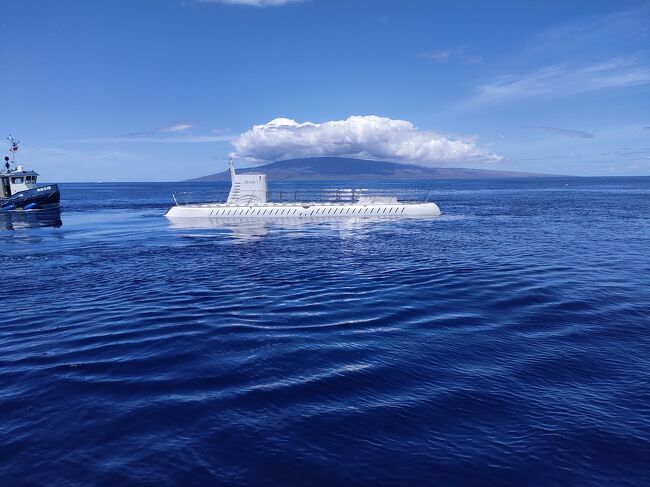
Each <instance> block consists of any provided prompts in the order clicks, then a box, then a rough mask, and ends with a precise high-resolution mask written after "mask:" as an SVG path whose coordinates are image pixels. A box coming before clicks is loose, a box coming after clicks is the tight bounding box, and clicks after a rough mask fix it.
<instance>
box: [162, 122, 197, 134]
mask: <svg viewBox="0 0 650 487" xmlns="http://www.w3.org/2000/svg"><path fill="white" fill-rule="evenodd" d="M192 127H194V124H193V123H192V122H175V123H173V124H171V125H169V126H167V127H162V128H160V129H158V132H162V133H168V132H183V131H185V130H189V129H191V128H192Z"/></svg>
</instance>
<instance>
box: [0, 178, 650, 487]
mask: <svg viewBox="0 0 650 487" xmlns="http://www.w3.org/2000/svg"><path fill="white" fill-rule="evenodd" d="M314 184H315V183H309V184H305V185H303V186H304V187H306V186H309V187H313V186H314ZM280 186H282V185H280ZM280 186H276V188H278V187H280ZM289 186H291V185H290V184H289V183H284V186H282V187H283V188H285V189H286V188H288V187H289ZM303 186H301V187H303ZM327 186H331V184H330V183H328V184H327ZM344 186H350V183H345V184H344ZM365 186H366V187H373V186H382V184H380V183H373V184H366V185H365ZM383 186H385V184H384V185H383ZM393 186H396V185H393ZM413 186H414V183H413V182H409V183H403V184H402V187H404V188H405V189H408V188H410V187H413ZM417 186H418V188H420V189H422V188H424V187H430V188H431V189H433V191H432V193H431V194H432V198H431V199H432V200H433V201H435V202H436V203H438V205H439V206H440V208H441V210H442V212H443V216H442V217H440V218H438V219H433V220H417V219H401V220H400V219H398V220H367V219H366V220H339V221H336V220H330V221H317V220H316V221H303V222H299V221H289V220H286V221H274V222H248V223H242V222H238V223H231V224H227V223H224V222H212V223H210V222H198V223H197V222H193V223H191V224H185V225H182V224H181V225H178V224H176V225H174V224H170V222H168V221H167V219H166V218H164V217H163V214H164V212H165V210H166V209H167V208H168V207H169V206H170V204H172V198H171V193H172V192H173V191H185V192H191V193H198V194H199V195H200V196H201V197H203V198H210V197H211V195H212V194H213V192H215V193H216V192H217V190H219V191H223V190H224V189H225V188H226V186H225V185H219V184H210V183H101V184H100V183H95V184H62V185H61V190H62V211H61V212H60V214H52V213H51V212H42V213H39V214H38V215H37V214H36V213H32V214H29V215H8V214H3V215H0V269H1V271H0V272H1V274H0V275H1V276H2V277H1V278H0V283H1V284H2V295H1V297H0V303H2V306H1V313H2V317H1V318H0V438H1V439H0V483H1V484H2V485H46V486H47V485H52V486H60V485H66V486H71V485H80V486H82V485H83V486H87V485H156V486H161V485H254V486H257V485H260V486H289V485H300V486H333V485H351V486H381V485H408V486H411V485H413V486H414V485H436V486H456V485H458V486H465V485H466V486H478V485H507V486H521V485H540V486H549V485H580V486H584V485H607V486H611V485H616V486H625V485H630V486H632V485H634V486H637V485H638V486H643V485H650V177H646V178H544V179H512V180H446V181H428V182H420V183H418V185H417ZM272 187H273V186H272Z"/></svg>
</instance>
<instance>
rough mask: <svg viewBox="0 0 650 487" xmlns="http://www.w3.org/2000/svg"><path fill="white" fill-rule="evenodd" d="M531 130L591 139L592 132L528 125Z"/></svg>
mask: <svg viewBox="0 0 650 487" xmlns="http://www.w3.org/2000/svg"><path fill="white" fill-rule="evenodd" d="M529 128H530V129H531V130H536V131H538V132H546V133H549V134H555V135H563V136H565V137H580V138H583V139H593V138H594V137H595V135H594V134H592V133H589V132H583V131H581V130H571V129H561V128H558V127H529Z"/></svg>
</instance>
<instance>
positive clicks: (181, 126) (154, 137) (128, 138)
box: [73, 122, 233, 144]
mask: <svg viewBox="0 0 650 487" xmlns="http://www.w3.org/2000/svg"><path fill="white" fill-rule="evenodd" d="M195 126H196V124H195V123H194V122H174V123H172V124H169V125H166V126H164V127H161V128H158V129H155V130H149V131H145V132H132V133H130V134H124V135H120V136H119V137H99V138H91V139H83V140H75V141H73V142H91V143H124V142H161V143H171V144H174V143H206V142H224V141H230V140H232V139H233V136H232V135H227V134H226V133H225V132H227V129H214V130H211V131H210V132H209V133H207V134H205V133H204V134H196V133H192V132H190V133H188V130H190V129H191V128H193V127H195Z"/></svg>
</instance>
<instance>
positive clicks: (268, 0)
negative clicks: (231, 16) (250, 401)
mask: <svg viewBox="0 0 650 487" xmlns="http://www.w3.org/2000/svg"><path fill="white" fill-rule="evenodd" d="M301 1H302V0H200V2H201V3H225V4H226V5H247V6H249V7H279V6H282V5H287V4H289V3H297V2H301Z"/></svg>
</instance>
